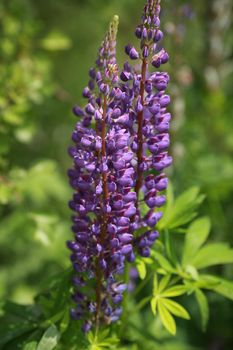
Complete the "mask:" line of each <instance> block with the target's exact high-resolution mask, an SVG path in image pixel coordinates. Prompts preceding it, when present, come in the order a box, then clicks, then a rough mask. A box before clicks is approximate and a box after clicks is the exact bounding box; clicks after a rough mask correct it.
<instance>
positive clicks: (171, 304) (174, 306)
mask: <svg viewBox="0 0 233 350" xmlns="http://www.w3.org/2000/svg"><path fill="white" fill-rule="evenodd" d="M160 301H161V302H163V305H164V306H165V307H166V308H167V309H168V310H169V311H170V312H171V313H172V314H173V315H175V316H177V317H181V318H184V319H186V320H190V315H189V313H188V312H187V310H185V308H184V307H183V306H182V305H180V304H178V303H177V302H176V301H174V300H171V299H167V298H162V299H161V300H160Z"/></svg>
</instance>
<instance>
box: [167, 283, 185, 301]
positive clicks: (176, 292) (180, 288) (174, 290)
mask: <svg viewBox="0 0 233 350" xmlns="http://www.w3.org/2000/svg"><path fill="white" fill-rule="evenodd" d="M187 291H188V288H187V286H185V285H182V284H181V285H177V286H173V287H170V288H168V289H166V290H165V291H164V292H163V293H162V295H163V297H166V298H172V297H178V296H180V295H182V294H185V293H187Z"/></svg>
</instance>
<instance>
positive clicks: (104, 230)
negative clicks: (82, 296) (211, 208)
mask: <svg viewBox="0 0 233 350" xmlns="http://www.w3.org/2000/svg"><path fill="white" fill-rule="evenodd" d="M106 114H107V97H106V96H104V105H103V116H102V125H101V139H102V150H101V158H102V159H101V160H102V161H103V160H105V159H106ZM102 185H103V197H102V199H103V201H102V225H101V233H100V244H101V246H103V245H104V242H105V238H106V234H107V215H106V213H105V211H104V205H105V204H106V203H107V200H108V187H107V173H106V172H103V173H102ZM102 278H103V273H102V271H101V268H100V258H99V257H98V258H97V260H96V331H98V328H99V322H100V313H101V302H102V300H101V284H102Z"/></svg>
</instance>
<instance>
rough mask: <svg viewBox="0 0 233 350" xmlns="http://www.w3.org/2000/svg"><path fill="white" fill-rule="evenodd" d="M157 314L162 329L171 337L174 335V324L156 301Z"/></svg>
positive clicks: (172, 319)
mask: <svg viewBox="0 0 233 350" xmlns="http://www.w3.org/2000/svg"><path fill="white" fill-rule="evenodd" d="M158 312H159V317H160V319H161V321H162V324H163V325H164V327H165V328H166V329H167V330H168V332H169V333H171V334H172V335H175V334H176V322H175V320H174V318H173V316H172V315H171V313H170V312H169V311H168V309H167V308H166V306H165V305H164V303H163V302H162V301H161V300H159V301H158Z"/></svg>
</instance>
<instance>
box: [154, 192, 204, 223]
mask: <svg viewBox="0 0 233 350" xmlns="http://www.w3.org/2000/svg"><path fill="white" fill-rule="evenodd" d="M203 200H204V196H203V195H200V194H199V188H198V187H192V188H190V189H189V190H187V191H186V192H184V193H183V194H181V195H180V196H179V197H178V198H177V199H176V200H175V201H174V203H173V205H171V206H170V209H169V211H166V212H165V214H164V216H163V218H162V219H161V220H160V222H159V224H158V228H159V229H160V230H163V229H175V228H177V227H180V226H182V225H184V224H187V223H188V222H190V221H191V220H192V219H193V218H194V217H195V216H196V215H197V213H196V209H197V207H198V206H199V205H200V203H201V202H202V201H203Z"/></svg>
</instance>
